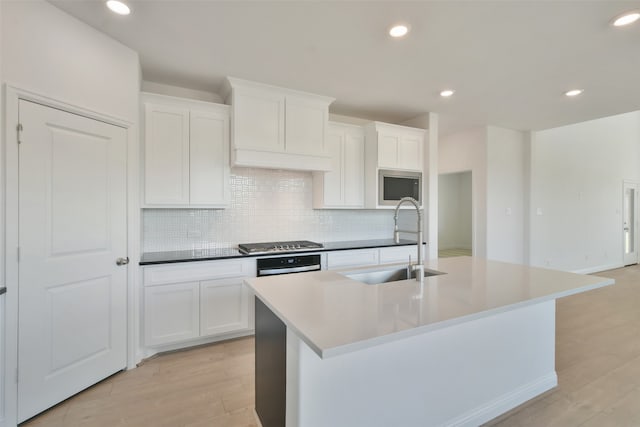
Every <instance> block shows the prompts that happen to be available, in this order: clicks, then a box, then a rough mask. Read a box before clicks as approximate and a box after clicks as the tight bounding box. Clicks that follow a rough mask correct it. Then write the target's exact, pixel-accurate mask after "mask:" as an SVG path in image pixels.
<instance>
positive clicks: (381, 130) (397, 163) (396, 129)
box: [367, 122, 424, 171]
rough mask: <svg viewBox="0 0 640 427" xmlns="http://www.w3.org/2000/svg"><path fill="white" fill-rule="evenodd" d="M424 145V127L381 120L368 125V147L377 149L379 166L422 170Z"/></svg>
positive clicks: (376, 155) (376, 156)
mask: <svg viewBox="0 0 640 427" xmlns="http://www.w3.org/2000/svg"><path fill="white" fill-rule="evenodd" d="M423 145H424V129H416V128H410V127H407V126H399V125H392V124H389V123H380V122H373V123H370V124H368V125H367V149H369V148H370V149H372V150H374V151H375V156H374V157H375V158H376V159H377V166H378V167H379V168H382V169H385V168H386V169H402V170H412V171H422V149H423V148H422V147H423Z"/></svg>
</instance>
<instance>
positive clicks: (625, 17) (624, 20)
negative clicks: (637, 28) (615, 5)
mask: <svg viewBox="0 0 640 427" xmlns="http://www.w3.org/2000/svg"><path fill="white" fill-rule="evenodd" d="M638 19H640V12H638V11H637V10H636V11H633V12H626V13H624V14H622V15H619V16H616V17H615V18H613V26H614V27H622V26H625V25H629V24H633V23H634V22H636V21H637V20H638Z"/></svg>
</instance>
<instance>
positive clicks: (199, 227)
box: [142, 168, 393, 252]
mask: <svg viewBox="0 0 640 427" xmlns="http://www.w3.org/2000/svg"><path fill="white" fill-rule="evenodd" d="M312 181H313V178H312V175H311V173H310V172H297V171H283V170H271V169H250V168H233V169H231V177H230V184H231V205H230V206H229V207H228V208H227V209H144V210H143V213H142V233H143V234H142V250H143V252H158V251H174V250H184V249H208V248H227V247H235V246H237V244H238V243H250V242H268V241H274V240H303V239H304V240H315V241H319V242H332V241H343V240H365V239H385V238H392V237H393V211H392V210H383V211H376V210H337V209H336V210H325V209H313V208H312Z"/></svg>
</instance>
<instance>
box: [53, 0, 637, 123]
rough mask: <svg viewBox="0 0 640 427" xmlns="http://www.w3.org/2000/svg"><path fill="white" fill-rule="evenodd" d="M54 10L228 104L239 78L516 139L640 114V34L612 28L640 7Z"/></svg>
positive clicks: (201, 5) (151, 72) (76, 6)
mask: <svg viewBox="0 0 640 427" xmlns="http://www.w3.org/2000/svg"><path fill="white" fill-rule="evenodd" d="M50 1H51V3H53V4H54V5H56V6H58V7H59V8H61V9H63V10H65V11H67V12H68V13H70V14H71V15H74V16H76V17H77V18H79V19H80V20H82V21H84V22H86V23H88V24H89V25H91V26H93V27H95V28H97V29H99V30H100V31H103V32H104V33H106V34H108V35H109V36H111V37H113V38H115V39H117V40H119V41H121V42H122V43H123V44H125V45H127V46H129V47H131V48H132V49H134V50H136V51H138V52H139V54H140V60H141V63H142V73H143V78H144V80H148V81H153V82H157V83H163V84H169V85H174V86H180V87H185V88H190V89H196V90H203V91H208V92H214V93H219V91H220V90H221V84H222V81H223V79H224V77H225V76H235V77H240V78H244V79H249V80H255V81H260V82H264V83H269V84H273V85H276V86H283V87H288V88H293V89H298V90H303V91H307V92H313V93H318V94H321V95H327V96H332V97H335V98H336V101H335V102H334V104H332V106H331V111H332V112H333V113H336V114H343V115H350V116H356V117H363V118H368V119H374V120H383V121H389V122H396V123H398V122H402V121H404V120H408V119H410V118H412V117H415V116H417V115H420V114H422V113H425V112H437V113H440V114H443V115H445V116H449V117H450V118H451V117H452V118H455V119H456V121H459V122H462V123H466V124H493V125H498V126H503V127H508V128H512V129H521V130H527V129H532V130H538V129H546V128H551V127H556V126H560V125H565V124H570V123H576V122H580V121H584V120H589V119H594V118H598V117H604V116H609V115H613V114H618V113H623V112H628V111H635V110H640V81H639V76H640V22H639V23H636V24H634V25H632V26H631V27H627V28H614V27H612V26H611V25H610V20H611V18H612V17H613V16H615V15H617V14H619V13H621V12H624V11H627V10H631V9H640V1H626V2H625V1H608V0H605V1H589V0H582V1H580V0H573V1H544V0H539V1H524V0H510V1H508V0H502V1H465V2H459V1H412V2H399V1H371V2H367V1H280V2H274V1H257V2H248V1H238V0H237V1H212V0H210V1H206V0H200V1H190V0H180V1H178V0H175V1H171V0H136V1H130V2H129V4H130V6H131V9H132V14H131V15H129V16H127V17H121V16H116V15H114V14H113V13H111V12H109V11H108V10H107V8H106V7H105V6H104V3H103V2H102V1H94V0H89V1H87V0H85V1H78V0H50ZM398 21H403V22H406V23H409V24H410V26H411V32H410V33H409V35H408V36H407V37H406V38H405V39H402V40H395V39H391V38H390V37H388V35H387V30H388V28H389V27H390V25H391V24H392V23H396V22H398ZM443 88H453V89H455V90H456V93H455V95H454V96H453V97H452V98H450V99H442V98H440V97H439V95H438V94H439V92H440V90H442V89H443ZM571 88H582V89H584V90H585V92H584V94H583V95H581V96H579V97H577V98H575V99H569V98H567V97H565V96H564V95H563V93H564V92H565V91H566V90H568V89H571Z"/></svg>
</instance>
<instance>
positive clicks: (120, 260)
mask: <svg viewBox="0 0 640 427" xmlns="http://www.w3.org/2000/svg"><path fill="white" fill-rule="evenodd" d="M116 264H117V265H127V264H129V257H126V258H118V259H117V260H116Z"/></svg>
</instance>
